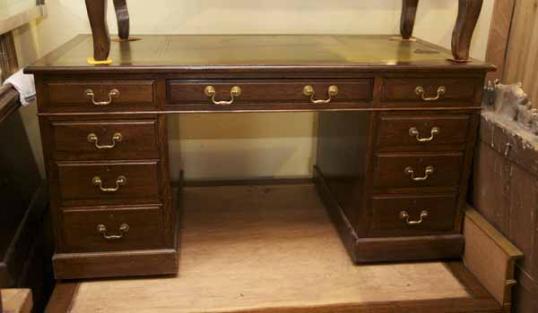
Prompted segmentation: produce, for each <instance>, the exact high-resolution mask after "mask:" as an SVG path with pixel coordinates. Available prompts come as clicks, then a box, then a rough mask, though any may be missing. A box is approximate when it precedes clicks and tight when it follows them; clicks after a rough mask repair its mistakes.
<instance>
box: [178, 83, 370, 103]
mask: <svg viewBox="0 0 538 313" xmlns="http://www.w3.org/2000/svg"><path fill="white" fill-rule="evenodd" d="M372 87H373V84H372V80H371V79H340V80H338V79H337V80H259V81H255V80H208V81H201V80H196V81H192V80H191V81H182V80H171V81H168V83H167V95H168V103H170V104H177V105H196V106H198V107H199V108H200V109H204V108H209V109H211V108H213V109H218V108H231V109H233V108H235V107H240V106H249V107H250V106H256V105H263V104H265V105H267V104H273V105H275V106H278V105H282V104H287V105H290V104H291V105H295V106H300V107H301V108H310V107H313V108H323V107H331V106H335V105H341V104H352V105H354V104H358V103H363V104H364V102H369V101H371V99H372ZM314 102H317V103H314Z"/></svg>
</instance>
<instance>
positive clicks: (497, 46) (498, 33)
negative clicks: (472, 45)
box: [486, 0, 516, 80]
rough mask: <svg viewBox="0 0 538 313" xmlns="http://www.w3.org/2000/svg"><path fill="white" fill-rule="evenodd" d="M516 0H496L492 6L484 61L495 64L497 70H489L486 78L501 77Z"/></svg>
mask: <svg viewBox="0 0 538 313" xmlns="http://www.w3.org/2000/svg"><path fill="white" fill-rule="evenodd" d="M515 5H516V0H497V1H495V6H494V8H493V16H492V19H491V26H490V33H489V39H488V47H487V51H486V61H487V62H489V63H492V64H494V65H495V66H497V72H490V73H489V74H488V79H490V80H495V79H502V77H503V73H504V67H505V65H506V64H505V63H506V57H507V53H508V40H509V38H510V29H511V25H512V17H513V15H514V8H515Z"/></svg>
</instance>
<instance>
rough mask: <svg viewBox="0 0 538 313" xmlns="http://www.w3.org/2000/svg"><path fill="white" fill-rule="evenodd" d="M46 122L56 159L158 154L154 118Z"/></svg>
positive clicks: (122, 158) (69, 159) (125, 157)
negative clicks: (48, 123) (49, 123)
mask: <svg viewBox="0 0 538 313" xmlns="http://www.w3.org/2000/svg"><path fill="white" fill-rule="evenodd" d="M50 122H51V127H52V135H53V144H54V146H53V147H51V149H53V150H54V158H55V159H56V160H62V161H75V160H85V161H92V160H96V161H98V160H129V159H136V158H142V159H157V158H159V142H158V140H157V134H158V132H159V128H158V127H159V124H158V122H157V121H156V120H155V119H143V120H112V121H110V120H102V119H101V120H86V121H80V122H68V121H54V120H51V121H50ZM92 135H94V136H92ZM84 139H86V140H84Z"/></svg>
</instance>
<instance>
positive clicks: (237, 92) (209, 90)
mask: <svg viewBox="0 0 538 313" xmlns="http://www.w3.org/2000/svg"><path fill="white" fill-rule="evenodd" d="M204 93H205V95H206V96H208V97H209V98H210V99H211V102H213V104H216V105H230V104H233V103H234V101H235V98H237V97H240V96H241V93H242V91H241V88H240V87H239V86H233V87H232V89H230V100H221V101H217V100H216V99H215V97H216V95H217V91H216V90H215V87H213V86H207V87H205V89H204Z"/></svg>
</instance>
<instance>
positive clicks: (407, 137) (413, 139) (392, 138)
mask: <svg viewBox="0 0 538 313" xmlns="http://www.w3.org/2000/svg"><path fill="white" fill-rule="evenodd" d="M469 119H470V116H469V115H465V114H461V115H452V114H432V115H419V116H417V115H416V114H415V115H405V114H383V115H381V116H380V118H379V121H378V125H379V128H378V134H377V146H380V147H416V148H418V147H430V146H440V145H460V148H461V149H463V147H464V144H465V142H466V141H467V135H468V128H469Z"/></svg>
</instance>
